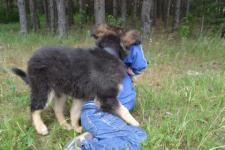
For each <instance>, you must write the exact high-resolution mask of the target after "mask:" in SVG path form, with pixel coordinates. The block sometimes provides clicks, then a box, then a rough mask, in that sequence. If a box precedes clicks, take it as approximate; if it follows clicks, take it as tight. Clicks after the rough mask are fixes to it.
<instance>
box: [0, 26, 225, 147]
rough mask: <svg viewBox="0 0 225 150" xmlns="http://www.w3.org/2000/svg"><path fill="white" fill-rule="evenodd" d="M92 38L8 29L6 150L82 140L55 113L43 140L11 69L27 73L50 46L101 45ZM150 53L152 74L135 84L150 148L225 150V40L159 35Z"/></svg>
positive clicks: (2, 36) (0, 136)
mask: <svg viewBox="0 0 225 150" xmlns="http://www.w3.org/2000/svg"><path fill="white" fill-rule="evenodd" d="M89 35H90V32H89V31H87V30H85V29H82V30H79V31H77V30H72V31H71V34H70V36H69V38H68V39H63V40H61V39H59V38H57V37H55V36H54V35H53V34H51V33H45V32H44V31H41V32H40V33H30V34H29V35H27V36H21V35H19V33H18V25H17V24H8V25H0V143H1V144H0V149H7V150H10V149H11V150H14V149H19V150H20V149H21V150H23V149H38V150H39V149H43V150H44V149H46V150H47V149H48V150H49V149H62V148H63V145H64V144H65V143H66V142H67V141H68V140H70V139H71V138H73V137H75V136H76V134H75V132H73V131H66V130H64V129H62V128H61V127H60V126H59V125H58V123H57V122H56V119H55V117H54V114H53V111H52V108H51V107H50V108H49V109H48V110H46V112H44V113H43V118H44V120H45V122H46V124H47V125H48V127H49V129H50V134H49V135H48V136H40V135H37V134H36V132H35V130H34V128H33V126H32V125H31V122H30V116H29V89H28V87H27V86H26V85H25V84H24V83H23V81H21V80H20V79H18V78H17V77H15V76H14V75H12V74H11V73H10V68H11V67H12V66H18V67H21V68H24V69H25V68H26V62H27V60H28V59H29V57H30V56H31V55H32V52H33V51H34V50H35V49H36V48H39V47H42V46H44V45H68V46H75V47H78V46H81V47H88V46H90V45H93V44H94V41H93V40H92V39H91V38H90V37H89ZM143 47H144V50H145V54H146V57H147V58H148V60H150V67H149V68H148V69H147V70H146V71H145V72H144V74H143V75H141V76H140V77H137V78H136V79H135V87H136V89H137V93H138V95H137V105H136V108H135V110H134V112H133V114H134V115H135V117H136V118H137V119H138V120H139V121H140V122H141V124H142V126H143V128H144V129H145V130H146V131H147V132H148V134H149V139H148V140H147V141H146V142H145V143H143V145H142V149H143V150H149V149H151V150H175V149H182V150H206V149H207V150H208V149H211V150H215V149H224V148H225V144H224V143H225V42H224V40H222V39H220V38H218V37H209V36H200V37H198V38H190V39H178V38H166V37H164V36H161V35H160V36H157V35H156V36H155V37H154V38H153V39H152V41H145V42H144V43H143Z"/></svg>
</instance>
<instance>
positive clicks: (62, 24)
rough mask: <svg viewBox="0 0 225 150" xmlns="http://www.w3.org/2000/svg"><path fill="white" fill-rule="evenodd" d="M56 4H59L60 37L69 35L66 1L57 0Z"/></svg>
mask: <svg viewBox="0 0 225 150" xmlns="http://www.w3.org/2000/svg"><path fill="white" fill-rule="evenodd" d="M56 4H57V11H58V32H59V37H60V38H62V37H66V36H67V29H66V26H67V24H66V12H65V1H64V0H56Z"/></svg>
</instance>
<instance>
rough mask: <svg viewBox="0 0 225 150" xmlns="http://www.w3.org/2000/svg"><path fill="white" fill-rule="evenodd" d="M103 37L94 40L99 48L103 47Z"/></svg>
mask: <svg viewBox="0 0 225 150" xmlns="http://www.w3.org/2000/svg"><path fill="white" fill-rule="evenodd" d="M103 38H104V37H99V38H97V40H96V42H95V44H96V45H97V46H98V47H100V48H104V42H103Z"/></svg>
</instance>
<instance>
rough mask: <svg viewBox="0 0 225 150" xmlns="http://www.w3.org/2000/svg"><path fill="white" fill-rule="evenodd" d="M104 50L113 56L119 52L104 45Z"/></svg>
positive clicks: (117, 55)
mask: <svg viewBox="0 0 225 150" xmlns="http://www.w3.org/2000/svg"><path fill="white" fill-rule="evenodd" d="M104 50H105V51H106V52H108V53H110V54H111V55H113V56H116V57H119V54H118V53H117V52H116V51H115V50H114V49H113V48H111V47H104Z"/></svg>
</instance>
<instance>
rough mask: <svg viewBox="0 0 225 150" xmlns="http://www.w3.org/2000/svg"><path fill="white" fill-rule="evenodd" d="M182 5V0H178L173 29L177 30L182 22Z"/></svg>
mask: <svg viewBox="0 0 225 150" xmlns="http://www.w3.org/2000/svg"><path fill="white" fill-rule="evenodd" d="M180 6H181V0H176V8H175V17H174V26H173V31H175V30H176V29H177V28H178V26H179V23H180Z"/></svg>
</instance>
